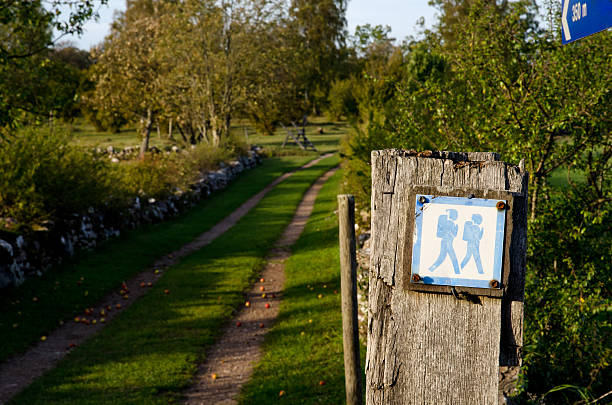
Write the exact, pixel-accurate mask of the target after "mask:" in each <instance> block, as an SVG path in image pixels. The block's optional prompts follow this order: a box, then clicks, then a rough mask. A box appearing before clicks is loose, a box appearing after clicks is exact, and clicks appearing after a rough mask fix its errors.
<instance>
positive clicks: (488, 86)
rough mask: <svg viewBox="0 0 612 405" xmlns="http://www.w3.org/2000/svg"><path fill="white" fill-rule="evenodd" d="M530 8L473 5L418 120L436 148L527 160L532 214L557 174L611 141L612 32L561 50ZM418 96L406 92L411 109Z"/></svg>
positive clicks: (429, 85) (427, 89) (425, 89)
mask: <svg viewBox="0 0 612 405" xmlns="http://www.w3.org/2000/svg"><path fill="white" fill-rule="evenodd" d="M530 7H531V3H530V2H515V3H509V4H508V6H507V12H502V13H500V10H499V8H498V7H497V6H495V5H490V4H488V3H487V2H483V1H477V2H476V3H474V6H473V7H472V8H471V9H470V10H471V11H470V18H469V19H467V20H466V21H464V23H463V24H460V25H458V26H457V27H456V31H455V35H456V37H457V39H458V40H457V42H456V44H455V46H453V47H445V48H443V49H440V50H439V52H441V54H442V55H443V57H444V59H445V60H446V61H447V62H448V64H449V68H448V69H447V71H446V74H445V77H444V79H443V80H438V81H429V82H426V83H424V84H423V85H422V86H421V87H420V88H419V90H418V91H419V92H420V93H421V94H425V95H426V97H424V98H423V99H422V102H423V103H425V107H426V109H427V110H428V112H429V114H428V115H421V117H423V118H424V117H427V119H428V123H427V125H428V126H430V127H431V128H432V129H433V130H434V131H437V132H438V135H437V136H436V138H435V142H436V145H435V146H436V147H437V148H454V149H467V150H496V151H500V152H502V153H503V154H504V156H505V158H506V159H507V160H511V161H512V160H514V161H517V162H518V160H520V159H523V158H524V159H525V164H526V167H527V170H528V171H529V172H530V173H531V176H530V182H531V184H530V186H531V190H530V191H531V215H532V218H534V217H535V215H536V210H537V201H538V198H539V196H540V192H541V189H542V187H543V186H544V185H545V183H546V179H547V177H549V176H550V174H551V173H552V172H553V171H554V170H556V169H557V168H559V167H561V166H566V165H571V164H574V163H575V162H577V161H578V160H580V159H581V158H582V157H583V155H584V151H585V150H594V149H595V148H599V147H600V146H601V145H609V144H610V142H611V140H610V109H609V105H610V91H609V89H610V85H611V84H612V75H610V73H609V71H608V69H606V68H604V66H608V65H610V63H611V62H612V59H611V56H610V55H612V53H611V47H610V43H611V41H610V33H602V34H600V35H599V36H594V37H591V38H589V39H586V40H584V41H582V42H581V43H577V44H575V46H572V47H562V46H561V45H560V42H559V41H557V39H558V38H555V37H554V36H551V35H550V34H549V33H546V32H543V31H541V30H540V29H539V28H538V26H537V23H536V21H535V19H534V15H533V13H532V11H531V9H530ZM413 94H414V92H412V91H406V92H405V93H404V96H405V100H404V101H405V104H406V105H407V106H408V108H410V104H411V100H412V97H413ZM419 108H421V107H419ZM432 119H433V121H431V120H432ZM423 124H425V123H423ZM432 124H433V125H432ZM608 147H609V146H606V148H608Z"/></svg>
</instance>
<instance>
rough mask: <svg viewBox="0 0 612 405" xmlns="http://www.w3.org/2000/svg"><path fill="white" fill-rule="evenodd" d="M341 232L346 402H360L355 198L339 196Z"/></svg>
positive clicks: (356, 403) (341, 285)
mask: <svg viewBox="0 0 612 405" xmlns="http://www.w3.org/2000/svg"><path fill="white" fill-rule="evenodd" d="M338 222H339V233H340V290H341V294H342V334H343V341H344V376H345V385H346V403H347V405H361V404H362V403H363V400H362V397H361V387H362V384H361V364H360V359H359V328H358V326H359V325H358V323H357V257H356V252H355V249H356V243H355V199H354V197H353V196H352V195H346V194H342V195H339V196H338Z"/></svg>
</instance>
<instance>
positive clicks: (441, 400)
mask: <svg viewBox="0 0 612 405" xmlns="http://www.w3.org/2000/svg"><path fill="white" fill-rule="evenodd" d="M527 177H528V175H527V173H525V172H524V171H523V170H521V169H520V168H519V167H517V166H513V165H510V164H506V163H504V162H501V161H499V156H498V155H497V154H496V153H488V152H486V153H485V152H481V153H455V152H431V151H427V152H422V153H416V152H414V151H400V150H384V151H373V152H372V256H371V266H370V284H369V300H368V301H369V314H368V318H369V319H368V349H367V359H366V403H367V404H368V405H374V404H376V405H383V404H406V405H408V404H439V405H445V404H448V405H451V404H452V405H462V404H465V405H471V404H487V405H489V404H503V403H505V402H506V399H505V395H506V394H508V393H511V392H512V390H513V387H514V383H515V379H516V376H517V374H518V368H519V366H520V350H521V346H522V334H523V325H522V322H523V300H524V278H525V273H524V272H525V256H526V235H527ZM415 188H419V189H424V188H425V189H429V190H431V192H430V193H428V194H431V195H437V196H465V197H466V198H473V196H474V194H472V193H476V194H477V196H478V195H480V196H481V197H479V198H498V197H488V196H491V195H493V196H495V195H499V194H500V193H506V194H507V195H509V196H511V200H512V202H511V204H512V206H511V207H510V208H511V211H510V210H509V211H508V212H507V215H506V228H505V233H502V234H503V235H505V242H504V246H505V247H508V246H509V249H508V250H507V252H508V253H507V254H506V253H505V254H504V258H503V260H504V262H503V277H504V279H503V281H502V284H501V288H500V289H499V290H501V291H499V290H498V291H496V292H495V293H496V294H497V295H498V296H493V295H487V294H483V295H482V296H481V295H476V296H471V299H461V298H462V297H465V296H469V294H465V295H463V296H462V293H461V291H459V294H457V290H460V288H457V289H456V290H455V289H454V288H453V287H450V286H439V288H438V291H430V292H423V291H415V290H413V289H411V288H406V286H407V285H412V284H410V283H411V282H412V283H414V282H415V279H414V277H413V278H412V279H411V275H410V269H411V266H412V261H411V259H412V258H411V257H410V256H409V255H410V252H412V250H411V249H412V248H413V243H414V241H415V239H413V238H414V236H413V232H414V222H415V215H416V214H415V204H416V202H414V195H415V194H414V189H415ZM508 224H509V225H508ZM439 249H440V255H442V250H441V249H442V248H439ZM459 260H461V258H460V259H459ZM449 262H450V260H449ZM432 267H433V266H432ZM418 281H419V280H418V277H417V278H416V282H418ZM432 287H434V286H432ZM435 287H438V286H435ZM451 292H452V293H454V294H451Z"/></svg>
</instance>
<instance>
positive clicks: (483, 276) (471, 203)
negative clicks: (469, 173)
mask: <svg viewBox="0 0 612 405" xmlns="http://www.w3.org/2000/svg"><path fill="white" fill-rule="evenodd" d="M507 206H508V200H507V199H496V198H476V197H475V196H474V194H473V193H471V194H470V196H469V197H458V196H444V195H442V196H440V195H432V194H420V193H416V195H415V198H414V207H415V210H414V227H413V228H414V229H413V230H414V232H413V245H412V265H411V282H412V283H414V284H418V283H423V284H425V285H428V284H431V285H447V286H462V287H474V288H483V289H488V288H491V289H494V290H496V291H497V290H499V288H500V286H501V284H502V278H501V275H502V264H503V262H502V259H503V257H504V245H506V244H505V243H504V234H505V232H504V231H505V225H506V207H507ZM413 287H416V286H413ZM413 289H416V288H413ZM481 293H483V294H485V295H490V294H489V292H487V291H484V292H481ZM495 295H497V294H495Z"/></svg>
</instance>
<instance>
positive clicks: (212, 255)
mask: <svg viewBox="0 0 612 405" xmlns="http://www.w3.org/2000/svg"><path fill="white" fill-rule="evenodd" d="M337 163H338V158H337V156H334V157H332V158H328V159H325V160H323V161H322V162H320V163H319V164H317V165H316V166H314V167H312V168H310V169H306V170H303V171H300V172H298V173H296V174H295V175H294V176H292V177H291V178H289V179H288V180H287V181H285V182H283V183H281V184H280V185H279V186H277V187H276V188H275V189H274V190H272V191H271V192H270V193H269V194H268V195H267V196H266V197H265V198H264V199H263V200H262V201H261V202H260V204H259V205H258V206H257V207H255V208H254V209H253V210H252V211H251V212H250V213H249V214H247V215H246V216H245V217H244V218H242V220H240V221H239V222H238V224H236V226H235V227H234V228H232V229H231V230H229V231H228V232H227V233H225V234H224V235H222V236H221V237H219V238H218V239H216V240H215V241H214V242H213V243H212V244H211V245H209V246H207V247H205V248H203V249H202V250H200V251H198V252H196V253H194V254H192V255H190V256H189V257H187V258H185V259H184V260H183V261H182V262H181V263H179V264H178V265H176V266H174V267H172V268H171V269H168V270H167V271H165V272H164V274H163V276H162V277H161V278H160V280H159V281H158V283H157V284H156V285H155V286H154V287H153V288H152V289H151V290H150V291H149V293H148V294H147V295H145V296H144V297H142V298H141V299H140V300H138V301H137V302H136V303H135V304H134V305H133V306H132V307H130V308H129V309H127V310H126V311H125V312H123V313H121V314H120V315H119V316H118V317H117V318H115V319H114V320H113V322H112V323H111V324H109V325H108V326H107V327H106V328H105V329H104V330H102V331H101V333H99V334H98V335H96V336H95V337H94V338H92V339H91V340H89V341H87V342H86V343H84V344H83V345H81V346H79V347H78V348H76V349H75V350H74V351H73V352H72V353H70V354H69V355H68V356H67V357H66V358H65V359H64V360H63V361H62V362H60V364H59V365H58V367H56V368H55V369H54V370H52V371H51V372H49V373H47V374H46V375H44V376H43V377H41V378H40V379H38V380H37V381H35V382H34V383H33V384H32V385H31V386H30V387H28V388H27V389H26V390H25V391H24V392H22V393H21V394H20V395H18V396H17V397H16V398H14V399H13V401H12V402H10V403H12V404H68V403H78V404H167V403H173V402H175V401H178V400H179V399H180V398H181V395H182V390H183V389H184V388H185V387H186V386H188V385H189V384H190V381H191V378H192V376H193V374H194V372H195V370H196V365H197V362H198V361H199V360H201V359H202V358H203V353H204V350H205V349H206V347H207V346H209V345H210V344H211V343H212V342H213V341H214V340H215V338H217V337H218V334H219V332H220V329H221V326H222V325H223V323H224V322H226V321H227V319H228V318H229V317H230V316H231V315H232V313H233V311H234V310H235V309H236V308H237V307H238V306H239V305H240V303H242V301H243V292H244V291H245V289H246V288H247V287H248V286H249V285H250V284H251V283H252V281H253V280H254V277H255V275H256V273H257V271H258V270H259V269H260V268H261V266H262V264H263V258H264V255H265V254H266V253H267V251H268V249H269V248H270V246H271V245H272V243H273V242H274V241H275V240H276V239H277V238H278V237H279V236H280V234H281V233H282V231H283V230H284V228H285V227H286V225H287V224H288V223H289V222H290V220H291V218H292V216H293V213H294V211H295V208H296V206H297V204H298V203H299V201H300V199H301V197H302V194H303V193H304V192H305V191H306V189H307V188H308V187H309V186H310V184H311V183H312V182H313V181H314V180H315V179H316V178H317V177H319V176H320V175H321V174H322V173H323V172H325V171H326V170H328V169H329V168H330V167H332V166H335V165H336V164H337ZM254 229H256V230H257V232H253V230H254ZM164 289H169V290H170V291H171V293H170V294H169V295H166V294H164V293H163V291H164Z"/></svg>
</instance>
